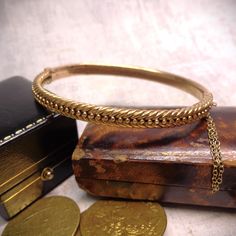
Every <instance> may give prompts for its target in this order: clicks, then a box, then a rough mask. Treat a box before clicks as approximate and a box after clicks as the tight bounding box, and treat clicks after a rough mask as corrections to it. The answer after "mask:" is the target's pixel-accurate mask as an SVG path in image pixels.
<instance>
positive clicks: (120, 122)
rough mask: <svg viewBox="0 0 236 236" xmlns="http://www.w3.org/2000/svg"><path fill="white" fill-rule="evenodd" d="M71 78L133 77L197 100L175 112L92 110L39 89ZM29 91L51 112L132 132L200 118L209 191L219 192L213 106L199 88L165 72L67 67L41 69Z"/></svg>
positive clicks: (219, 164)
mask: <svg viewBox="0 0 236 236" xmlns="http://www.w3.org/2000/svg"><path fill="white" fill-rule="evenodd" d="M75 74H104V75H122V76H128V77H137V78H141V79H147V80H151V81H156V82H160V83H163V84H167V85H171V86H174V87H176V88H179V89H182V90H184V91H186V92H188V93H190V94H192V95H193V96H195V97H197V98H198V99H199V102H198V103H196V104H194V105H192V106H190V107H181V108H177V109H159V108H158V109H131V108H117V107H107V106H96V105H91V104H87V103H81V102H74V101H72V100H68V99H63V98H62V97H59V96H57V95H55V94H54V93H52V92H50V91H48V90H46V89H44V88H43V85H44V84H45V83H48V82H51V81H52V80H55V79H58V78H61V77H66V76H69V75H75ZM32 90H33V93H34V96H35V99H36V100H37V101H38V102H39V103H40V104H42V105H43V106H44V107H46V108H48V109H49V110H51V111H53V112H57V113H59V114H61V115H64V116H67V117H70V118H74V119H79V120H83V121H88V122H95V123H103V124H104V123H105V124H109V125H116V126H123V127H134V128H166V127H174V126H180V125H185V124H188V123H192V122H194V121H197V120H199V119H201V118H205V119H206V121H207V131H208V137H209V145H210V151H211V155H212V159H213V170H212V191H213V192H217V191H219V190H220V184H221V183H222V180H223V172H224V165H223V160H222V155H221V150H220V142H219V139H218V134H217V130H216V127H215V123H214V121H213V119H212V117H211V115H210V112H209V111H210V109H211V107H212V106H213V96H212V94H211V93H210V92H209V91H208V90H207V89H206V88H204V87H203V86H202V85H200V84H198V83H196V82H194V81H192V80H189V79H186V78H183V77H180V76H177V75H173V74H170V73H166V72H161V71H158V70H150V69H144V68H137V67H122V66H108V65H86V64H84V65H83V64H79V65H71V66H63V67H57V68H53V69H45V70H44V71H43V72H42V73H40V74H39V75H38V76H37V77H36V78H35V80H34V82H33V86H32Z"/></svg>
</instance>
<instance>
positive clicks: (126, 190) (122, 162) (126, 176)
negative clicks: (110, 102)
mask: <svg viewBox="0 0 236 236" xmlns="http://www.w3.org/2000/svg"><path fill="white" fill-rule="evenodd" d="M212 115H213V117H214V120H215V122H216V126H217V130H218V133H219V138H220V141H221V149H222V154H223V160H224V165H225V172H224V175H223V183H222V185H221V188H220V191H219V192H217V193H215V194H213V193H212V190H211V176H212V157H211V155H210V151H209V144H208V137H207V131H206V122H205V121H204V120H202V121H200V122H197V123H194V124H191V125H186V126H183V127H178V128H168V129H128V128H116V127H110V126H105V125H94V124H89V125H88V126H87V127H86V129H85V131H84V133H83V135H82V137H81V139H80V142H79V144H78V146H77V148H76V150H75V151H74V154H73V168H74V174H75V176H76V180H77V182H78V184H79V186H80V187H81V188H82V189H84V190H86V191H87V192H88V193H90V194H92V195H95V196H102V197H114V198H128V199H145V200H158V201H160V202H169V203H182V204H193V205H203V206H217V207H225V208H236V108H233V107H219V108H215V109H214V110H213V111H212Z"/></svg>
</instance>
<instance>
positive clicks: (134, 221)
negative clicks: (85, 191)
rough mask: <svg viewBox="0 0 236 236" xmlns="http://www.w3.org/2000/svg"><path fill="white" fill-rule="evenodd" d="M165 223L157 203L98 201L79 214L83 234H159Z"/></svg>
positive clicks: (163, 215)
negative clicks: (80, 215)
mask: <svg viewBox="0 0 236 236" xmlns="http://www.w3.org/2000/svg"><path fill="white" fill-rule="evenodd" d="M166 225H167V218H166V214H165V211H164V209H163V208H162V207H161V206H160V205H159V204H158V203H151V202H129V201H97V202H96V203H95V204H94V205H92V206H91V207H90V208H89V209H88V210H86V211H85V212H84V213H83V214H82V217H81V223H80V232H81V234H82V235H83V236H94V235H96V236H123V235H127V236H131V235H132V236H136V235H137V236H147V235H150V236H154V235H155V236H160V235H163V234H164V232H165V229H166Z"/></svg>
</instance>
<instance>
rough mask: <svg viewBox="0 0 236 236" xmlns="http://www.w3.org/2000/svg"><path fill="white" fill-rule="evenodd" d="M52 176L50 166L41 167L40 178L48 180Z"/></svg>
mask: <svg viewBox="0 0 236 236" xmlns="http://www.w3.org/2000/svg"><path fill="white" fill-rule="evenodd" d="M53 177H54V173H53V169H52V168H50V167H46V168H44V169H43V171H42V174H41V179H42V180H43V181H48V180H52V179H53Z"/></svg>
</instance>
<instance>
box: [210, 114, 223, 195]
mask: <svg viewBox="0 0 236 236" xmlns="http://www.w3.org/2000/svg"><path fill="white" fill-rule="evenodd" d="M206 120H207V132H208V139H209V145H210V152H211V156H212V160H213V170H212V191H213V193H215V192H217V191H219V190H220V184H221V183H222V181H223V172H224V165H223V161H222V155H221V150H220V141H219V137H218V133H217V130H216V125H215V122H214V120H213V118H212V116H211V114H210V113H208V115H207V117H206Z"/></svg>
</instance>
